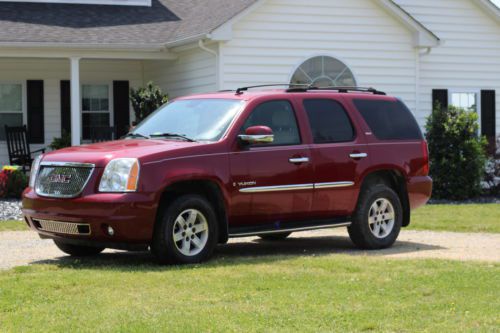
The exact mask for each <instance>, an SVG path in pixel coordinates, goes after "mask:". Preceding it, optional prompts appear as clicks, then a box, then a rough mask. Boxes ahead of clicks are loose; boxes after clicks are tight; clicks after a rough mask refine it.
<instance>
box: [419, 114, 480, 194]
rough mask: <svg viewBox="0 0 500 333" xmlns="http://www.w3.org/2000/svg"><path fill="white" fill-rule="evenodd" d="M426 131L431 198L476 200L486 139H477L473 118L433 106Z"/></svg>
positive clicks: (476, 125) (475, 123) (473, 115)
mask: <svg viewBox="0 0 500 333" xmlns="http://www.w3.org/2000/svg"><path fill="white" fill-rule="evenodd" d="M426 130H427V133H426V138H427V142H428V144H429V156H430V166H431V169H430V173H431V176H432V178H433V180H434V188H433V197H434V198H436V199H450V200H464V199H468V198H473V197H476V196H479V195H480V194H481V191H482V190H481V180H482V178H483V172H484V167H485V163H486V154H485V149H486V139H484V138H481V137H480V136H479V135H478V131H479V125H478V116H477V114H476V113H475V112H473V111H466V110H464V109H461V108H457V107H453V106H450V107H449V108H448V109H446V108H442V107H440V106H439V105H436V106H435V107H434V110H433V111H432V113H431V115H430V116H429V117H428V118H427V124H426Z"/></svg>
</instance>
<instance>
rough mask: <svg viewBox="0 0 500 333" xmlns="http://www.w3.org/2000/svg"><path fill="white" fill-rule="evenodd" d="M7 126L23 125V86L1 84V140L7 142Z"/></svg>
mask: <svg viewBox="0 0 500 333" xmlns="http://www.w3.org/2000/svg"><path fill="white" fill-rule="evenodd" d="M5 125H8V126H22V125H23V85H22V84H20V83H13V84H12V83H0V140H5Z"/></svg>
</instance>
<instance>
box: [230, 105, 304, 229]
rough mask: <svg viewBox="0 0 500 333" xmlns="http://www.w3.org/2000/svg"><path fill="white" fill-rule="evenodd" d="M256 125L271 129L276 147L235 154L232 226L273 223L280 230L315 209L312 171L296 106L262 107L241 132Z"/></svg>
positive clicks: (250, 148) (249, 148) (247, 149)
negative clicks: (289, 222) (282, 225)
mask: <svg viewBox="0 0 500 333" xmlns="http://www.w3.org/2000/svg"><path fill="white" fill-rule="evenodd" d="M251 126H268V127H270V128H271V129H272V130H273V134H274V142H273V143H272V144H260V145H253V146H247V147H241V146H240V147H239V148H238V149H237V151H235V152H234V153H233V154H231V158H230V163H231V174H232V185H233V194H234V195H233V196H232V198H233V199H232V201H233V204H232V212H231V215H232V216H231V219H232V221H231V224H232V225H233V226H249V225H258V224H269V223H273V224H274V225H275V226H276V227H279V226H281V223H286V222H287V221H290V220H301V219H305V218H307V216H308V214H309V213H310V210H311V205H312V192H313V184H312V176H313V168H312V164H311V163H310V159H311V155H310V151H309V148H308V147H307V146H306V145H305V144H303V142H302V139H301V135H300V129H299V126H298V123H297V117H296V114H295V111H294V108H293V106H292V104H291V102H290V101H288V100H274V101H268V102H263V103H262V104H260V105H258V106H257V107H256V108H255V109H254V110H253V111H252V112H251V114H250V116H249V117H248V118H247V120H246V121H245V124H244V126H243V128H242V129H241V133H244V131H245V130H246V129H247V128H248V127H251Z"/></svg>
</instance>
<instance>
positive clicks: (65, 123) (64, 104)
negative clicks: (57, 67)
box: [61, 80, 71, 134]
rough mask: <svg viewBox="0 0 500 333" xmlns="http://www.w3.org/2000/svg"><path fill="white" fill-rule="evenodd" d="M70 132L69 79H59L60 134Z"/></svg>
mask: <svg viewBox="0 0 500 333" xmlns="http://www.w3.org/2000/svg"><path fill="white" fill-rule="evenodd" d="M62 132H66V133H71V88H70V84H69V81H67V80H64V81H61V134H62Z"/></svg>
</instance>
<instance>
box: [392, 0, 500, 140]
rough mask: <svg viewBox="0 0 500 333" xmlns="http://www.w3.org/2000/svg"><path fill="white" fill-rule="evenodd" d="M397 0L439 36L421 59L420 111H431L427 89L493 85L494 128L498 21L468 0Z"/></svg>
mask: <svg viewBox="0 0 500 333" xmlns="http://www.w3.org/2000/svg"><path fill="white" fill-rule="evenodd" d="M396 2H397V3H398V4H400V5H401V6H402V7H403V8H404V9H405V10H407V11H408V12H409V13H411V14H412V15H413V16H414V17H415V18H416V19H417V20H419V21H420V22H422V23H423V24H424V25H425V26H426V27H428V28H429V29H430V30H432V31H433V32H434V33H435V34H436V35H438V37H439V38H441V39H442V40H443V42H444V43H443V45H442V46H440V47H438V48H435V49H433V50H432V52H431V53H430V54H429V55H427V56H424V57H423V58H422V59H421V85H420V87H421V88H420V92H421V93H420V96H421V97H420V108H419V109H420V110H421V111H420V113H421V114H422V115H423V116H424V115H428V114H429V113H430V111H431V106H432V102H431V100H432V89H440V88H442V89H450V90H469V89H475V90H481V89H495V90H496V102H497V105H496V126H497V134H499V133H500V25H499V24H498V23H496V22H495V21H494V20H493V19H492V18H491V17H490V16H489V15H488V14H487V13H485V12H484V11H483V10H482V9H481V8H479V7H478V6H477V5H476V4H475V3H474V1H472V0H439V1H436V0H397V1H396Z"/></svg>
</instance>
